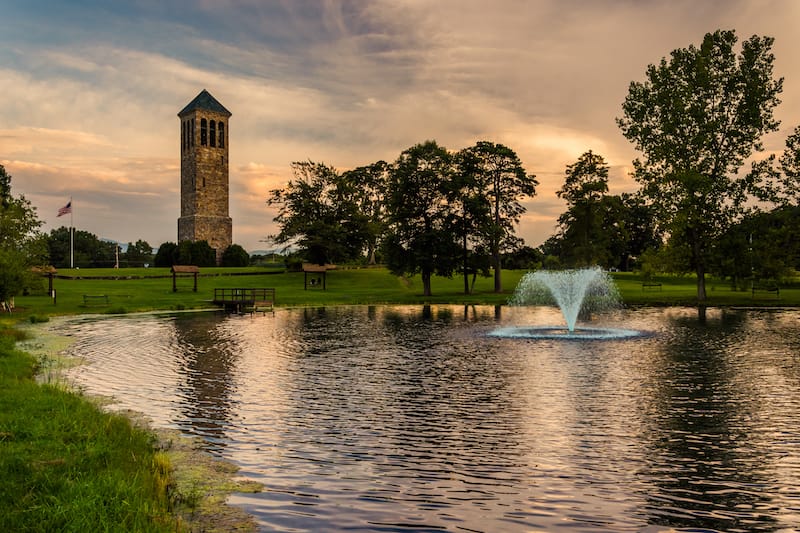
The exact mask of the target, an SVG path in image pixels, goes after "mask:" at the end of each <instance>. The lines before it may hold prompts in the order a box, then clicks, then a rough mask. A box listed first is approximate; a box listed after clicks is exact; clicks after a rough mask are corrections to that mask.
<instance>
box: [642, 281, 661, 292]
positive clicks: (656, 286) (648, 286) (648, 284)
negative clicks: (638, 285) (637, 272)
mask: <svg viewBox="0 0 800 533" xmlns="http://www.w3.org/2000/svg"><path fill="white" fill-rule="evenodd" d="M642 290H643V291H660V290H661V284H660V283H658V282H657V281H643V282H642Z"/></svg>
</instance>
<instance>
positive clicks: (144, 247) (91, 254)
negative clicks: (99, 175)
mask: <svg viewBox="0 0 800 533" xmlns="http://www.w3.org/2000/svg"><path fill="white" fill-rule="evenodd" d="M72 239H73V241H72V264H73V265H74V266H76V267H79V268H101V267H102V268H110V267H114V266H116V265H117V264H119V266H120V267H143V266H156V267H170V266H172V265H196V266H203V267H209V266H217V256H216V252H215V251H214V249H213V248H211V246H210V245H209V244H208V242H206V241H196V242H191V241H182V242H180V243H177V244H176V243H174V242H165V243H163V244H161V246H160V247H159V248H158V250H157V251H156V252H155V253H154V251H153V247H152V246H150V244H149V243H148V242H147V241H143V240H141V239H140V240H137V241H136V242H135V243H131V242H129V243H128V244H127V246H125V247H122V246H119V245H118V244H117V243H115V242H110V241H104V240H102V239H99V238H98V237H97V236H96V235H94V234H92V233H90V232H88V231H83V230H78V229H73V236H72ZM45 243H46V247H47V251H48V258H49V260H48V261H46V262H47V263H48V264H51V265H54V266H56V267H59V268H66V267H69V266H70V236H69V228H67V227H64V226H62V227H60V228H58V229H54V230H52V231H51V232H50V235H49V236H46V237H45ZM118 246H119V249H118V248H117V247H118ZM249 264H250V256H249V255H248V253H247V252H246V251H245V249H244V248H242V247H241V246H240V245H238V244H232V245H230V246H229V247H228V248H227V249H226V250H225V251H224V252H223V254H222V265H221V266H248V265H249Z"/></svg>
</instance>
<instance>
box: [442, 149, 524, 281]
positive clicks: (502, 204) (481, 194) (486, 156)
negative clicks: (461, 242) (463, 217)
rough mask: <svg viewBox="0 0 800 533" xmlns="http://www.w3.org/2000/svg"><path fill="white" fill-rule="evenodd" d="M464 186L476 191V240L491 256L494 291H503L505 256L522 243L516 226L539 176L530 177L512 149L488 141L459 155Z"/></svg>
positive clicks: (474, 215) (474, 200) (473, 211)
mask: <svg viewBox="0 0 800 533" xmlns="http://www.w3.org/2000/svg"><path fill="white" fill-rule="evenodd" d="M458 161H459V169H460V172H459V173H460V175H461V176H462V184H461V187H462V188H464V189H465V190H468V191H473V192H472V194H473V196H472V198H471V200H470V202H471V204H470V205H472V208H471V212H472V214H473V216H472V218H473V220H474V224H475V237H476V238H477V239H478V241H479V243H481V244H482V245H483V246H484V247H485V248H486V249H487V250H489V253H490V254H491V257H492V266H493V267H494V290H495V292H501V291H502V290H503V284H502V278H501V269H502V261H501V258H502V253H503V252H510V251H512V250H514V249H516V248H518V247H519V245H520V244H521V243H520V241H519V239H517V238H516V236H515V232H514V229H515V226H516V224H517V223H518V222H519V219H520V217H521V216H522V214H523V213H525V207H524V206H523V205H522V200H523V199H525V198H527V197H532V196H534V195H535V194H536V186H537V185H538V184H539V182H538V181H536V176H535V175H533V174H528V173H527V172H526V171H525V169H524V168H523V167H522V162H521V161H520V159H519V157H518V156H517V154H516V153H515V152H514V150H512V149H511V148H509V147H507V146H504V145H502V144H495V143H492V142H489V141H479V142H477V143H476V144H475V146H471V147H469V148H465V149H464V150H462V151H461V152H460V153H459V158H458Z"/></svg>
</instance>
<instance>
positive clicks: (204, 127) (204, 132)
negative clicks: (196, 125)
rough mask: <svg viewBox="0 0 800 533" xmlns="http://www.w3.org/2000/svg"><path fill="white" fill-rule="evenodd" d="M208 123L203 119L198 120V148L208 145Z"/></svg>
mask: <svg viewBox="0 0 800 533" xmlns="http://www.w3.org/2000/svg"><path fill="white" fill-rule="evenodd" d="M207 138H208V121H207V120H206V119H204V118H201V119H200V146H205V145H206V144H208V141H207V140H206V139H207Z"/></svg>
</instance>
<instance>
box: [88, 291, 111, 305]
mask: <svg viewBox="0 0 800 533" xmlns="http://www.w3.org/2000/svg"><path fill="white" fill-rule="evenodd" d="M83 305H85V306H86V307H91V306H92V305H98V306H103V305H108V295H107V294H84V295H83Z"/></svg>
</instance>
